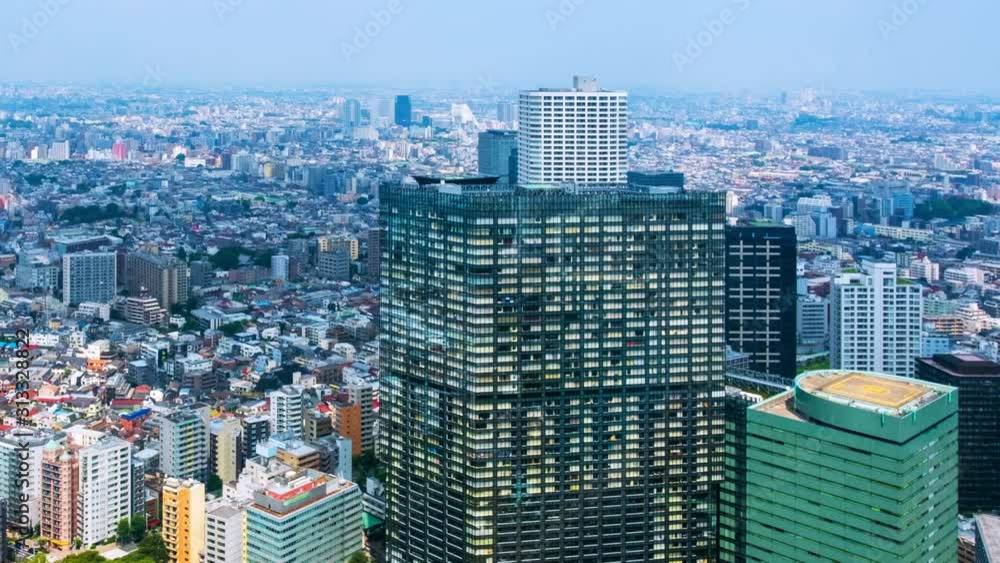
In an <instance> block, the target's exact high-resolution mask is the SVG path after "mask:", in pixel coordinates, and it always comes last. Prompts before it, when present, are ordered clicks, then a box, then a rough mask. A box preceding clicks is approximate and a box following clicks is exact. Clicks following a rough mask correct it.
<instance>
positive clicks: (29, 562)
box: [24, 551, 49, 563]
mask: <svg viewBox="0 0 1000 563" xmlns="http://www.w3.org/2000/svg"><path fill="white" fill-rule="evenodd" d="M24 563H49V558H48V556H47V555H46V554H45V552H44V551H39V552H38V553H36V554H34V555H32V556H31V557H29V558H27V559H25V560H24Z"/></svg>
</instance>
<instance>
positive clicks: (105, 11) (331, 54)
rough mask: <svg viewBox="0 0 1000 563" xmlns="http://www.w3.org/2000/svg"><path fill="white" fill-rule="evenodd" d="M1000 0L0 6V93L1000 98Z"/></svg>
mask: <svg viewBox="0 0 1000 563" xmlns="http://www.w3.org/2000/svg"><path fill="white" fill-rule="evenodd" d="M998 21H1000V2H997V1H996V0H684V1H681V0H3V1H2V2H0V32H2V33H3V35H4V37H3V44H2V45H0V81H3V82H45V83H58V84H66V83H103V82H115V83H134V84H137V85H138V84H144V85H146V86H164V87H166V86H172V85H173V86H178V87H191V86H195V87H197V86H206V87H219V86H227V85H230V86H244V85H245V86H250V85H252V86H262V87H306V86H320V85H329V84H338V83H343V84H359V83H364V84H380V85H388V86H398V87H402V86H409V85H412V86H416V87H442V88H444V87H451V86H458V85H463V86H470V85H471V87H474V88H479V89H483V90H486V91H490V90H514V89H518V88H526V87H534V86H565V85H567V84H568V83H569V81H570V77H571V76H572V75H573V74H590V75H595V76H597V77H599V78H600V80H601V83H602V85H604V86H605V87H613V88H638V87H652V88H662V89H665V90H681V91H683V90H692V91H699V90H713V91H726V90H754V89H785V88H797V87H804V86H811V87H820V88H828V89H863V90H935V91H951V92H966V93H992V92H998V91H1000V72H998V71H1000V39H998V36H1000V34H998V32H997V30H996V28H997V22H998Z"/></svg>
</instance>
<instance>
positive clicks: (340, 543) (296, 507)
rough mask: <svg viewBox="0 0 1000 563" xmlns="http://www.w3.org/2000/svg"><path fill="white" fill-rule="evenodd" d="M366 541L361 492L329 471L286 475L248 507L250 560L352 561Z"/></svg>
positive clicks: (261, 562) (270, 562)
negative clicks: (363, 532) (362, 524)
mask: <svg viewBox="0 0 1000 563" xmlns="http://www.w3.org/2000/svg"><path fill="white" fill-rule="evenodd" d="M317 530H322V533H317ZM440 539H441V538H438V541H440ZM363 545H364V540H363V538H362V535H361V490H360V489H358V486H357V485H355V484H354V483H351V482H350V481H343V480H340V479H338V478H336V477H334V476H332V475H327V474H326V473H321V472H319V471H314V470H312V469H306V470H304V471H294V472H289V473H286V474H283V475H282V476H280V477H277V478H275V479H273V480H271V482H270V483H268V485H267V486H266V487H264V488H263V489H262V490H258V491H255V492H254V493H253V503H252V504H250V506H249V507H248V508H247V551H246V556H247V557H246V561H247V563H273V562H275V561H287V562H288V563H307V562H311V561H347V559H348V558H349V557H350V556H351V554H353V553H355V552H357V551H360V550H361V549H362V547H363Z"/></svg>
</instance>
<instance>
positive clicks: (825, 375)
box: [746, 369, 958, 563]
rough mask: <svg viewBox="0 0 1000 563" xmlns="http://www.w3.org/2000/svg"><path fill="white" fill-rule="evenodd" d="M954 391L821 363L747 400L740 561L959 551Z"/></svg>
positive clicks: (924, 558)
mask: <svg viewBox="0 0 1000 563" xmlns="http://www.w3.org/2000/svg"><path fill="white" fill-rule="evenodd" d="M955 395H956V393H955V389H954V388H953V387H947V386H943V385H937V384H933V383H927V382H922V381H917V380H914V379H907V378H901V377H895V376H891V375H887V374H880V373H873V372H863V371H858V370H853V369H851V370H825V371H815V372H807V373H805V374H803V375H800V376H799V377H798V378H796V381H795V388H794V389H793V390H791V391H787V392H785V393H781V394H779V395H776V396H774V397H771V398H770V399H767V400H765V401H762V402H760V403H757V404H756V405H754V406H752V407H750V410H749V411H748V413H747V430H746V433H747V438H746V447H747V477H746V479H747V487H746V498H747V512H746V561H748V562H762V563H763V562H767V563H771V562H774V561H855V562H869V563H883V562H885V561H893V562H900V563H926V562H928V561H952V562H953V561H955V560H956V556H957V549H956V545H955V541H956V537H957V534H958V482H957V480H958V459H957V455H956V454H957V453H958V401H957V397H956V396H955Z"/></svg>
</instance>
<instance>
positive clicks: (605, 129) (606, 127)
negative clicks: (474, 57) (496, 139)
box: [517, 76, 628, 185]
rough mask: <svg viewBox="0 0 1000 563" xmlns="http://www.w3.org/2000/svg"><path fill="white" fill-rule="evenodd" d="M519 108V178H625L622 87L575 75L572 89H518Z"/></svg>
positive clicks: (586, 180) (573, 180)
mask: <svg viewBox="0 0 1000 563" xmlns="http://www.w3.org/2000/svg"><path fill="white" fill-rule="evenodd" d="M518 113H519V115H520V127H519V129H518V142H517V166H518V171H517V181H518V183H521V184H525V185H532V184H559V183H563V182H571V183H576V184H580V185H586V184H590V185H600V184H624V183H626V181H627V177H626V173H627V171H628V150H627V140H628V139H627V137H628V127H627V126H628V94H627V93H626V92H624V91H611V90H602V89H601V88H600V85H599V84H598V82H597V80H596V79H594V78H590V77H583V76H576V77H574V78H573V88H572V89H541V90H529V91H524V92H521V97H520V106H519V110H518Z"/></svg>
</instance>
